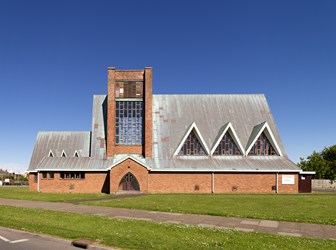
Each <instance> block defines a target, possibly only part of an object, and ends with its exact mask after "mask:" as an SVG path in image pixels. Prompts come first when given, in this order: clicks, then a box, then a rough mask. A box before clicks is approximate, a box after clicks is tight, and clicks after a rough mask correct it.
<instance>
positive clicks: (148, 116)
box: [143, 68, 153, 157]
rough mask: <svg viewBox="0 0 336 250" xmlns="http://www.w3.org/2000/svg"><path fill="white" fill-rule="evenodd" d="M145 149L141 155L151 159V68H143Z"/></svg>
mask: <svg viewBox="0 0 336 250" xmlns="http://www.w3.org/2000/svg"><path fill="white" fill-rule="evenodd" d="M144 83H145V98H144V101H145V133H144V134H145V147H144V153H143V155H144V156H145V157H152V103H153V92H152V68H145V81H144Z"/></svg>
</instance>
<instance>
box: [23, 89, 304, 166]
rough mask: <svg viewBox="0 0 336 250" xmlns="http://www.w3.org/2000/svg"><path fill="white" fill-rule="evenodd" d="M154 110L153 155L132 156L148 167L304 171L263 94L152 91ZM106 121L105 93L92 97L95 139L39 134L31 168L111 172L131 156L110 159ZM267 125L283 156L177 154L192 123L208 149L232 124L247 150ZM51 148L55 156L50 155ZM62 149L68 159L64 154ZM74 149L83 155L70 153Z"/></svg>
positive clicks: (79, 134)
mask: <svg viewBox="0 0 336 250" xmlns="http://www.w3.org/2000/svg"><path fill="white" fill-rule="evenodd" d="M152 112H153V113H152V118H153V132H152V135H153V146H152V149H153V150H152V152H153V157H152V158H146V159H144V158H143V157H141V156H134V155H132V157H131V158H134V159H137V161H139V162H141V163H142V164H143V165H144V166H146V167H148V168H149V169H150V171H172V170H176V171H184V170H185V171H212V170H213V171H256V172H258V171H275V172H276V171H285V170H288V171H299V170H300V169H299V168H298V167H297V166H296V165H295V164H294V163H293V162H291V161H290V160H289V159H288V158H287V155H286V153H285V148H284V146H283V143H282V141H281V138H280V135H279V132H278V130H277V127H276V125H275V122H274V119H273V116H272V114H271V111H270V109H269V106H268V104H267V101H266V98H265V96H264V95H262V94H252V95H153V111H152ZM106 120H107V105H106V95H96V96H94V98H93V113H92V136H91V138H90V134H91V133H90V132H40V133H39V134H38V135H37V139H36V143H35V148H34V152H33V155H32V159H31V162H30V166H29V169H28V170H29V171H34V170H36V169H38V170H42V169H44V170H47V169H48V170H50V169H59V170H61V169H62V170H66V169H68V170H86V171H94V170H108V169H109V168H110V167H113V166H114V164H116V163H118V162H120V161H123V159H126V158H127V157H128V156H127V155H116V156H115V157H114V158H108V159H106ZM265 123H267V124H268V128H269V129H270V130H271V132H272V134H273V136H274V140H275V141H276V143H277V145H278V147H279V148H280V150H281V152H282V153H283V156H201V157H198V156H179V155H176V156H174V152H175V151H176V149H177V147H178V146H179V144H180V143H181V141H182V140H183V137H184V136H185V135H186V132H187V130H188V129H190V126H192V124H195V126H196V127H197V129H198V130H199V133H200V136H201V137H202V138H203V140H204V143H205V144H206V146H207V147H208V148H209V149H211V148H212V147H213V145H214V144H215V143H216V141H218V140H219V136H220V135H221V134H222V132H223V131H224V129H226V128H227V127H228V126H229V125H228V124H230V126H232V129H233V130H234V131H235V134H236V137H237V138H238V140H239V141H240V143H241V144H242V147H243V148H244V149H245V150H246V149H247V148H248V146H249V145H250V144H251V141H252V140H253V138H255V136H256V134H258V133H259V131H260V129H261V128H262V127H263V125H264V124H265ZM90 147H91V152H90ZM50 150H51V151H52V152H53V154H54V156H55V157H48V154H49V151H50ZM63 150H64V151H65V153H66V154H67V156H68V157H61V154H62V151H63ZM75 151H77V152H78V153H79V155H80V157H78V158H77V157H72V156H73V155H74V153H75ZM125 157H126V158H125Z"/></svg>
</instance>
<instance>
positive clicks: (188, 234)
mask: <svg viewBox="0 0 336 250" xmlns="http://www.w3.org/2000/svg"><path fill="white" fill-rule="evenodd" d="M0 226H4V227H10V228H15V229H20V230H26V231H31V232H35V233H43V234H49V235H54V236H59V237H63V238H68V239H76V238H82V237H85V238H91V239H94V240H97V241H98V242H99V243H101V244H103V245H107V246H113V247H120V248H127V249H193V250H195V249H304V250H306V249H335V248H336V241H331V240H318V239H307V238H296V237H286V236H278V235H270V234H263V233H247V232H238V231H231V230H220V229H211V228H201V227H194V226H186V225H175V224H167V223H156V222H147V221H136V220H125V219H116V218H109V217H101V216H93V215H80V214H73V213H65V212H54V211H47V210H39V209H28V208H18V207H11V206H0Z"/></svg>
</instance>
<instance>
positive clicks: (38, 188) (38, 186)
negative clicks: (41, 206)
mask: <svg viewBox="0 0 336 250" xmlns="http://www.w3.org/2000/svg"><path fill="white" fill-rule="evenodd" d="M37 192H40V177H39V171H37Z"/></svg>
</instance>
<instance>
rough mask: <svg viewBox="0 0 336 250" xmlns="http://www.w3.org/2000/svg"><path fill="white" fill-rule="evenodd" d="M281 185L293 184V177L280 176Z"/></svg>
mask: <svg viewBox="0 0 336 250" xmlns="http://www.w3.org/2000/svg"><path fill="white" fill-rule="evenodd" d="M282 184H295V177H294V175H283V176H282Z"/></svg>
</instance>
